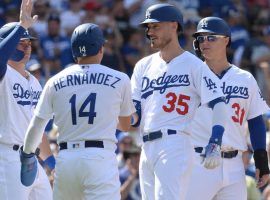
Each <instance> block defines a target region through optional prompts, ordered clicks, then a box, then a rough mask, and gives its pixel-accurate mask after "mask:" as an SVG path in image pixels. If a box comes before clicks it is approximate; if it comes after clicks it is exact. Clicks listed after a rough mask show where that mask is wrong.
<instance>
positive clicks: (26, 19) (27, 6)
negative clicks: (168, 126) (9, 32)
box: [19, 0, 38, 29]
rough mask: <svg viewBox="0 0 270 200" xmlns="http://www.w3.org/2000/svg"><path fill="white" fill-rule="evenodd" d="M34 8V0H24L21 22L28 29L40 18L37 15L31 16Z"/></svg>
mask: <svg viewBox="0 0 270 200" xmlns="http://www.w3.org/2000/svg"><path fill="white" fill-rule="evenodd" d="M32 8H33V1H32V0H22V4H21V11H20V22H19V24H20V25H21V26H22V27H24V28H25V29H28V28H29V27H31V26H32V25H33V24H34V23H35V22H36V21H37V18H38V16H37V15H35V16H33V17H32V16H31V13H32Z"/></svg>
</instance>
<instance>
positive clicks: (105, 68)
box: [98, 64, 129, 79]
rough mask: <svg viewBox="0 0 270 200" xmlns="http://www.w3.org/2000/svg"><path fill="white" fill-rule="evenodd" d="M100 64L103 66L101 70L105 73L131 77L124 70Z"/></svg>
mask: <svg viewBox="0 0 270 200" xmlns="http://www.w3.org/2000/svg"><path fill="white" fill-rule="evenodd" d="M98 66H99V67H100V68H101V71H102V72H104V73H107V74H110V75H113V76H116V77H119V78H121V79H129V77H128V75H127V74H126V73H124V72H121V71H118V70H115V69H112V68H110V67H107V66H105V65H101V64H99V65H98Z"/></svg>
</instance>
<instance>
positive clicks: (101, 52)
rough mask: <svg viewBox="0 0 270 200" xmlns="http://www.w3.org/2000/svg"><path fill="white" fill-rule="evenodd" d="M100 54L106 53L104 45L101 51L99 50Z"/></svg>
mask: <svg viewBox="0 0 270 200" xmlns="http://www.w3.org/2000/svg"><path fill="white" fill-rule="evenodd" d="M98 53H99V54H103V53H104V46H102V47H101V48H100V49H99V51H98Z"/></svg>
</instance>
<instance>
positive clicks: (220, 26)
mask: <svg viewBox="0 0 270 200" xmlns="http://www.w3.org/2000/svg"><path fill="white" fill-rule="evenodd" d="M200 33H211V34H217V35H224V36H227V37H231V29H230V27H229V25H228V24H227V23H226V22H225V21H224V20H223V19H221V18H219V17H206V18H203V19H201V21H200V22H199V24H198V26H197V32H195V33H194V34H193V35H192V36H193V37H197V36H198V35H199V34H200Z"/></svg>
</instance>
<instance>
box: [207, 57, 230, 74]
mask: <svg viewBox="0 0 270 200" xmlns="http://www.w3.org/2000/svg"><path fill="white" fill-rule="evenodd" d="M205 63H206V64H207V65H208V66H209V68H210V69H211V70H212V71H213V72H214V73H215V74H217V75H220V74H221V73H222V72H223V71H224V70H226V69H228V67H230V63H229V62H228V60H227V59H224V60H218V59H215V60H207V61H205Z"/></svg>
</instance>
